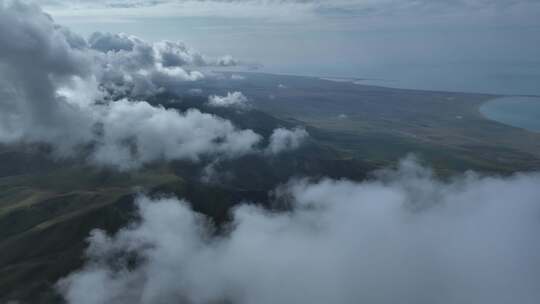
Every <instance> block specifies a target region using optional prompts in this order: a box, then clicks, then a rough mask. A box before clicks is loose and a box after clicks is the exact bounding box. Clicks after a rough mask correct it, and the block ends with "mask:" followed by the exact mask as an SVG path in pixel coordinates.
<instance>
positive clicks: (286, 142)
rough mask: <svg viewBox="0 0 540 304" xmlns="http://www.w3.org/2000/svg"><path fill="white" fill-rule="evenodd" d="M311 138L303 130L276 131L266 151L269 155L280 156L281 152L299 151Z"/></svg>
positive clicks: (279, 129)
mask: <svg viewBox="0 0 540 304" xmlns="http://www.w3.org/2000/svg"><path fill="white" fill-rule="evenodd" d="M308 137H309V134H308V132H307V131H306V130H305V129H302V128H295V129H293V130H288V129H285V128H278V129H275V130H274V132H273V133H272V135H271V136H270V143H269V144H268V147H267V149H266V151H267V153H269V154H279V153H281V152H286V151H291V150H295V149H298V148H299V147H300V146H301V145H302V144H303V143H304V141H305V140H306V139H307V138H308Z"/></svg>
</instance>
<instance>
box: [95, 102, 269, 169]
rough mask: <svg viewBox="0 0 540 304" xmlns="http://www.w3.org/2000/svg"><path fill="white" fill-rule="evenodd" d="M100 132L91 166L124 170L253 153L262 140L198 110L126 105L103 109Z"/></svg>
mask: <svg viewBox="0 0 540 304" xmlns="http://www.w3.org/2000/svg"><path fill="white" fill-rule="evenodd" d="M99 127H101V128H102V131H101V133H102V136H100V137H98V139H97V143H96V149H95V151H94V153H93V155H92V162H93V163H96V164H101V165H107V166H119V167H120V169H131V168H136V167H139V166H140V165H141V164H145V163H151V162H154V161H159V160H175V159H184V160H191V161H194V162H197V161H199V160H200V158H201V157H203V156H208V157H218V156H219V157H226V158H231V157H237V156H241V155H244V154H247V153H253V152H254V151H255V145H257V144H258V143H259V141H260V140H261V136H260V135H258V134H256V133H255V132H253V131H251V130H238V129H237V128H235V127H234V126H233V124H232V123H231V122H230V121H228V120H225V119H222V118H219V117H217V116H215V115H211V114H206V113H201V112H200V111H199V110H195V109H192V110H188V111H187V112H185V113H178V112H177V111H175V110H167V109H164V108H161V107H154V106H151V105H150V104H148V103H146V102H130V101H127V100H121V101H117V102H114V103H111V104H110V105H109V106H107V107H106V108H105V109H103V114H102V116H101V119H100V121H99Z"/></svg>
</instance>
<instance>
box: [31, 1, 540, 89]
mask: <svg viewBox="0 0 540 304" xmlns="http://www.w3.org/2000/svg"><path fill="white" fill-rule="evenodd" d="M37 2H38V3H39V4H41V5H42V6H44V7H45V10H46V11H48V12H49V13H51V15H52V16H53V17H54V18H55V19H56V20H57V22H59V23H61V24H64V25H67V26H69V27H70V28H72V29H73V30H75V31H77V32H79V33H81V34H86V35H87V34H90V33H92V32H94V31H96V30H99V31H110V32H127V33H130V34H134V35H138V36H141V37H142V38H145V39H148V40H160V39H169V40H181V41H184V42H186V43H187V44H188V45H191V46H193V47H195V48H196V49H198V50H199V51H201V52H204V53H206V54H209V55H220V54H231V55H233V56H234V57H238V58H242V59H244V60H251V61H255V62H259V63H261V64H263V65H264V70H265V71H271V72H280V73H292V74H301V75H318V76H343V77H361V78H384V79H385V80H386V81H388V83H389V84H390V85H397V86H399V85H401V86H413V87H425V88H436V89H452V90H467V91H497V92H504V93H524V94H527V93H529V94H534V93H535V94H540V92H539V90H540V89H538V87H539V85H538V84H539V83H540V72H539V71H540V59H539V58H538V55H537V54H539V53H540V18H538V16H540V1H536V0H430V1H428V0H415V1H412V0H332V1H321V0H275V1H273V0H208V1H204V0H199V1H194V0H116V1H115V0H98V1H88V0H79V1H67V0H42V1H39V0H37Z"/></svg>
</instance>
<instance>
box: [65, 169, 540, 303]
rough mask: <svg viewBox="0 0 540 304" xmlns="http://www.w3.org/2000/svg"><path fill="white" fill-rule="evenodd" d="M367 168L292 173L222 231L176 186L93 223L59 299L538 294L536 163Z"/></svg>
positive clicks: (482, 298)
mask: <svg viewBox="0 0 540 304" xmlns="http://www.w3.org/2000/svg"><path fill="white" fill-rule="evenodd" d="M375 176H376V178H374V179H371V180H369V181H365V182H360V183H359V182H352V181H347V180H330V179H323V180H320V181H310V180H305V179H300V180H292V181H290V182H289V183H288V184H285V185H282V186H281V187H279V188H277V189H276V190H275V192H274V195H275V197H276V199H278V200H281V201H283V200H285V201H288V202H289V203H290V204H291V206H292V207H291V209H290V210H289V211H285V212H277V211H269V210H268V209H265V208H262V207H258V206H257V205H256V204H240V205H239V206H238V207H237V208H236V209H235V210H234V211H233V218H234V219H233V221H232V223H231V224H230V226H229V229H226V230H227V232H226V233H223V234H221V233H220V234H216V233H215V227H214V226H213V224H212V222H211V220H210V219H208V218H206V217H204V216H203V215H200V214H197V213H195V212H193V211H192V210H191V209H190V208H189V207H188V203H187V202H185V201H183V200H181V199H177V198H173V197H171V198H159V197H158V198H150V197H146V196H140V197H139V198H138V199H137V202H136V204H137V206H138V215H139V217H140V219H139V220H138V221H135V222H133V223H131V224H130V225H128V226H126V227H125V228H123V229H121V230H120V231H119V232H118V233H116V234H114V235H107V234H106V233H105V232H103V231H100V230H95V231H93V232H92V234H91V236H90V237H89V238H88V243H89V246H88V249H87V250H86V256H87V260H88V262H87V263H86V264H85V265H84V267H83V268H82V269H80V270H78V271H76V272H73V273H71V274H70V275H69V276H67V277H66V278H64V279H62V280H61V281H60V282H59V283H58V285H57V286H58V290H59V291H60V292H61V293H62V294H63V296H64V297H65V299H66V300H67V302H68V303H77V304H97V303H174V302H182V303H396V302H404V303H443V304H446V303H492V304H497V303H501V304H502V303H514V302H515V303H531V304H532V303H536V302H537V299H538V298H539V297H540V290H539V289H538V288H537V287H538V286H537V282H538V280H539V279H540V268H539V266H540V255H539V254H538V252H539V249H540V248H539V247H540V245H539V244H538V242H537V232H538V230H539V229H540V204H539V202H540V188H539V187H538V184H539V182H540V175H538V174H518V175H515V176H511V177H504V178H503V177H484V176H479V175H477V174H475V173H472V172H471V173H467V174H464V175H461V176H456V177H454V178H452V179H450V180H445V181H443V180H440V179H438V178H436V177H434V175H433V173H432V171H431V170H430V169H428V168H426V167H423V166H421V165H419V164H418V162H417V161H416V160H414V159H413V158H407V159H404V160H402V161H401V163H400V165H399V167H398V168H397V169H387V170H383V171H380V172H376V174H375Z"/></svg>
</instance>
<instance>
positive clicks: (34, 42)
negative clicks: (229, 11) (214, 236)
mask: <svg viewBox="0 0 540 304" xmlns="http://www.w3.org/2000/svg"><path fill="white" fill-rule="evenodd" d="M0 28H2V29H3V30H2V31H1V32H0V73H1V74H2V75H10V77H3V78H2V79H0V110H1V111H0V143H15V142H21V141H23V142H30V143H46V144H50V145H51V146H52V147H53V149H54V153H55V155H56V156H59V157H79V156H81V155H87V159H88V161H90V162H91V163H93V164H98V165H107V166H113V167H117V168H119V169H132V168H137V167H140V166H142V165H144V164H147V163H150V162H154V161H159V160H174V159H187V160H192V161H198V160H199V159H200V158H201V157H219V158H230V157H236V156H239V155H243V154H245V153H251V152H255V151H256V148H255V146H256V145H257V144H258V143H259V141H260V140H261V136H259V135H258V134H255V133H254V132H253V131H251V130H238V129H237V128H235V127H234V126H233V124H232V123H231V122H230V121H227V120H224V119H222V118H219V117H217V116H215V115H210V114H205V113H201V112H200V111H198V110H189V111H187V112H185V113H179V112H177V111H175V110H168V109H165V108H163V107H156V106H152V105H150V104H149V103H147V102H144V101H138V100H137V98H136V97H147V96H152V95H153V94H156V93H159V92H164V91H168V92H175V91H174V90H175V88H176V87H177V84H178V83H179V82H185V81H195V80H199V79H201V78H203V77H205V76H204V75H203V73H202V72H199V71H197V70H194V69H192V68H193V67H202V66H211V65H215V66H217V65H220V66H223V65H226V64H233V61H234V60H233V59H231V58H228V59H226V60H225V61H223V59H222V58H219V59H216V60H212V59H207V58H205V57H203V56H202V55H200V54H198V53H197V52H194V51H192V50H191V49H189V48H188V47H186V46H185V45H183V44H181V43H178V42H167V41H165V42H158V43H153V44H152V43H147V42H145V41H142V40H141V39H139V38H137V37H134V36H129V35H125V34H102V33H96V34H94V35H92V36H91V37H90V39H89V41H86V40H85V39H83V38H81V37H79V36H77V35H76V34H74V33H72V32H70V31H69V30H68V29H66V28H62V27H59V26H57V25H55V24H54V22H53V20H52V19H51V18H50V17H49V16H48V15H46V14H44V13H43V12H42V11H41V10H40V9H39V8H38V7H37V6H34V5H27V4H23V3H21V2H18V1H9V2H4V1H0Z"/></svg>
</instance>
